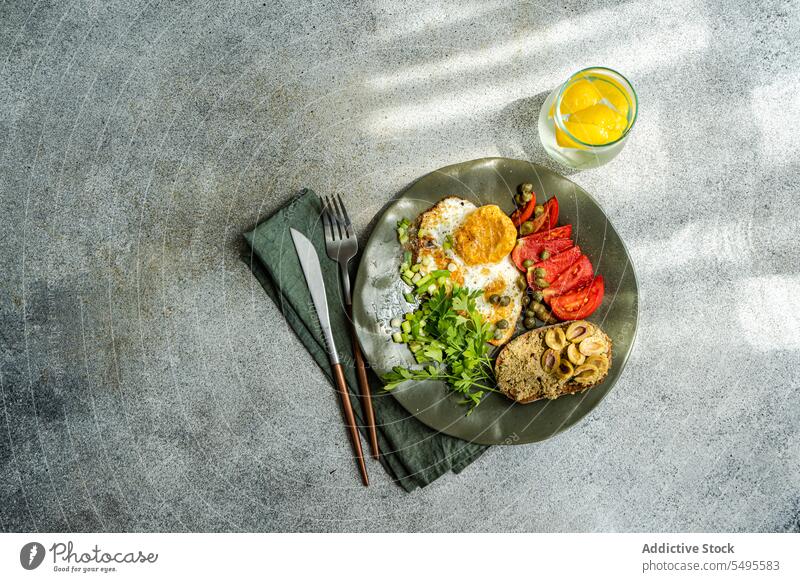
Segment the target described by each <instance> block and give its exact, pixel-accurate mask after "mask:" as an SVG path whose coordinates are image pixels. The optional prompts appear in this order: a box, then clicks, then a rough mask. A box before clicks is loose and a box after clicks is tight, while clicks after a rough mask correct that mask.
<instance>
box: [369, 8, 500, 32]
mask: <svg viewBox="0 0 800 582" xmlns="http://www.w3.org/2000/svg"><path fill="white" fill-rule="evenodd" d="M394 4H395V3H394V2H386V5H387V8H391V7H392V6H394ZM508 4H509V2H508V0H495V1H494V2H469V3H467V2H459V3H458V5H457V6H456V7H454V8H451V7H444V8H443V7H442V6H438V5H431V4H425V8H423V9H420V10H418V11H417V12H416V14H415V15H414V19H413V20H411V19H409V18H407V16H408V15H407V14H406V13H403V16H404V17H405V18H395V19H393V20H391V21H390V22H388V23H387V24H386V25H385V26H384V27H383V29H382V30H380V31H379V32H378V33H377V35H376V38H377V40H379V41H387V40H392V39H395V38H398V37H402V36H413V35H415V34H420V33H422V32H426V31H428V30H431V29H434V28H438V27H441V26H444V25H448V26H451V25H452V24H454V23H456V22H463V21H465V20H477V19H479V17H481V16H483V15H485V14H488V13H489V12H493V11H495V10H499V9H501V8H504V7H506V6H508Z"/></svg>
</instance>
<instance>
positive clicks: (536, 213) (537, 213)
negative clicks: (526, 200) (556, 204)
mask: <svg viewBox="0 0 800 582" xmlns="http://www.w3.org/2000/svg"><path fill="white" fill-rule="evenodd" d="M542 214H544V206H542V205H541V204H537V205H536V206H535V207H534V208H533V215H534V216H541V215H542Z"/></svg>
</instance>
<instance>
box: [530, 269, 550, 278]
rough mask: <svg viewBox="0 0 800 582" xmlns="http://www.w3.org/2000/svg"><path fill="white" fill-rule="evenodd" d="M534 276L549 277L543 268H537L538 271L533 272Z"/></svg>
mask: <svg viewBox="0 0 800 582" xmlns="http://www.w3.org/2000/svg"><path fill="white" fill-rule="evenodd" d="M533 275H534V276H535V277H544V276H545V275H547V271H545V270H544V269H542V268H541V267H537V268H536V269H534V270H533Z"/></svg>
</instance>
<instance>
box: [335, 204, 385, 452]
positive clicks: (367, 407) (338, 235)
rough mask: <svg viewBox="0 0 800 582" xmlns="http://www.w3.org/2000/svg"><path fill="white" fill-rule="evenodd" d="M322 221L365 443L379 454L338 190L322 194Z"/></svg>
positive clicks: (351, 249)
mask: <svg viewBox="0 0 800 582" xmlns="http://www.w3.org/2000/svg"><path fill="white" fill-rule="evenodd" d="M322 224H323V226H324V230H325V250H326V252H327V253H328V257H330V258H331V259H332V260H334V261H336V262H337V263H339V271H340V274H341V279H342V293H343V296H344V303H345V309H346V310H347V319H348V321H349V322H350V334H351V335H352V337H353V357H354V359H355V365H356V375H357V376H358V385H359V387H360V388H361V399H362V402H363V409H364V415H365V417H366V418H365V420H366V423H367V431H368V433H369V444H370V448H371V449H372V457H373V458H375V459H377V458H379V457H380V450H379V449H378V434H377V432H376V430H375V412H374V411H373V410H372V394H371V393H370V390H369V382H368V381H367V371H366V368H365V367H364V356H363V355H362V354H361V347H360V346H359V344H358V336H357V335H356V329H355V325H354V324H353V301H352V298H351V296H350V272H349V271H348V270H347V265H348V264H349V263H350V260H351V259H352V258H353V257H354V256H355V255H356V253H357V252H358V240H357V239H356V235H355V231H354V230H353V223H352V222H351V221H350V216H349V215H348V214H347V210H346V209H345V207H344V203H343V202H342V198H341V196H339V195H338V194H337V195H336V196H335V197H333V198H329V197H327V196H325V198H324V205H323V208H322Z"/></svg>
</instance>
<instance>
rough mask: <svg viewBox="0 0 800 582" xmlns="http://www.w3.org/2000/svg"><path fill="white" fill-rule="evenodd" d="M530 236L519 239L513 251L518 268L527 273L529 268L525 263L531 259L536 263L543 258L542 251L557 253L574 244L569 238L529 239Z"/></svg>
mask: <svg viewBox="0 0 800 582" xmlns="http://www.w3.org/2000/svg"><path fill="white" fill-rule="evenodd" d="M528 239H530V237H528V236H526V237H523V238H521V239H518V240H517V245H516V246H515V247H514V250H513V251H511V260H512V261H514V264H515V265H516V266H517V269H519V270H520V271H522V272H523V273H526V272H527V271H528V269H526V268H525V266H524V265H523V263H524V262H525V261H526V260H528V259H530V260H532V261H533V262H534V263H535V262H537V261H539V260H541V259H540V258H539V256H540V255H541V254H542V251H547V252H548V253H550V255H557V254H558V253H561V252H563V251H565V250H567V249H568V248H570V247H571V246H572V241H571V240H569V239H568V238H556V239H553V240H528Z"/></svg>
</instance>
